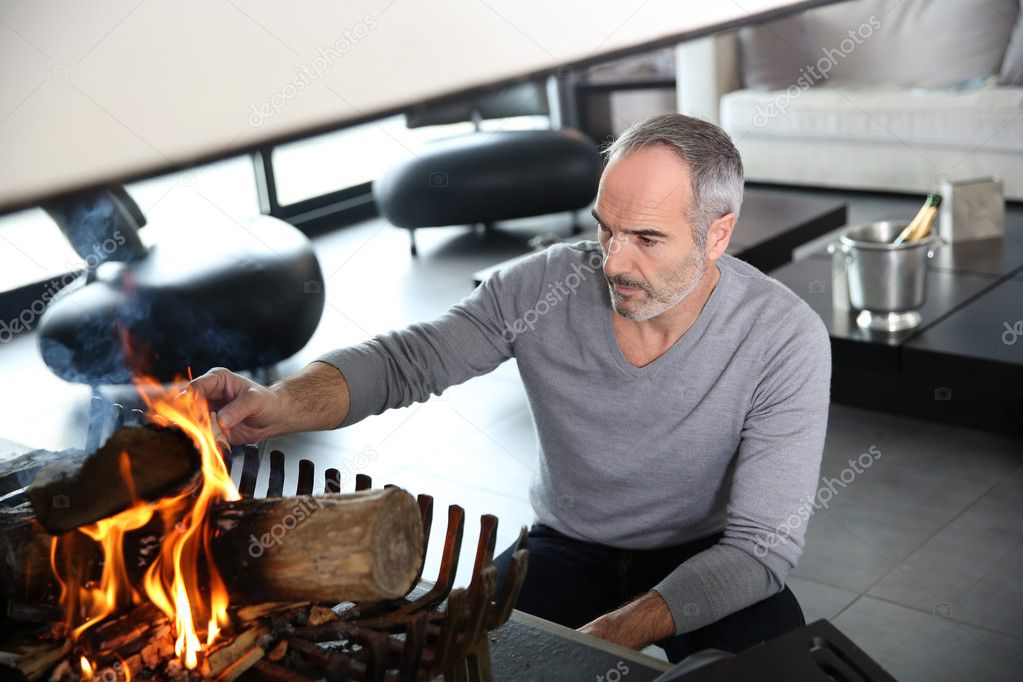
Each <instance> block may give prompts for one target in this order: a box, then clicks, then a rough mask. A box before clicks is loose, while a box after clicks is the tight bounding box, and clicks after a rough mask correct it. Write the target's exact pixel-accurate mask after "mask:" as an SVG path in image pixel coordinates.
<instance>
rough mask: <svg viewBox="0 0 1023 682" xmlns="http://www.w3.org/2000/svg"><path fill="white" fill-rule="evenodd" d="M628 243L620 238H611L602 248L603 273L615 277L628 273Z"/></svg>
mask: <svg viewBox="0 0 1023 682" xmlns="http://www.w3.org/2000/svg"><path fill="white" fill-rule="evenodd" d="M628 251H629V247H628V243H627V242H626V241H625V240H624V239H622V238H621V237H611V238H610V239H608V240H607V246H606V247H605V248H604V272H605V273H606V274H607V275H608V276H609V277H615V276H617V275H620V274H622V273H623V272H628V271H629V267H630V265H629V258H628Z"/></svg>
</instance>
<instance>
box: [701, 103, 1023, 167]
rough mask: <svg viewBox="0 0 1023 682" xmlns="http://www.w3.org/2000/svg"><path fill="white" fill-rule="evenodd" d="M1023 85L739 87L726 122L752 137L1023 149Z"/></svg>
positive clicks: (732, 130)
mask: <svg viewBox="0 0 1023 682" xmlns="http://www.w3.org/2000/svg"><path fill="white" fill-rule="evenodd" d="M1021 114H1023V89H1020V88H1002V87H984V88H976V89H973V90H969V91H955V90H921V89H907V88H894V87H878V88H833V87H818V88H811V89H809V90H805V91H804V90H800V91H798V92H796V94H795V96H794V97H793V96H791V95H790V93H788V92H785V91H774V92H762V91H757V90H737V91H735V92H731V93H728V94H727V95H725V96H724V97H723V98H722V100H721V125H722V126H723V127H724V129H725V130H726V131H727V132H728V133H729V134H730V135H732V136H733V137H734V138H740V137H745V136H758V137H774V138H784V137H790V138H801V139H818V140H822V141H824V140H834V141H842V142H853V141H859V142H888V143H891V144H893V145H902V146H909V147H910V148H916V149H925V148H943V149H962V150H963V153H964V154H966V153H971V152H973V151H974V150H976V149H978V148H981V147H983V148H985V149H998V150H1000V151H1006V152H1017V153H1018V152H1023V115H1021Z"/></svg>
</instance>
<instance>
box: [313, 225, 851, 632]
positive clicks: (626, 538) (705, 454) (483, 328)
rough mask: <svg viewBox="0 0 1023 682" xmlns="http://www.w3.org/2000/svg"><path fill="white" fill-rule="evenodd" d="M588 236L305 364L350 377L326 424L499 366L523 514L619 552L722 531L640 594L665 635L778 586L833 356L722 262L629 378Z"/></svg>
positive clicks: (822, 418)
mask: <svg viewBox="0 0 1023 682" xmlns="http://www.w3.org/2000/svg"><path fill="white" fill-rule="evenodd" d="M600 265H601V256H600V246H599V244H598V243H596V242H592V241H588V242H579V243H577V244H571V245H557V246H553V247H551V248H549V249H546V250H545V251H542V252H540V253H537V254H534V255H532V256H530V257H528V258H526V259H524V260H522V261H520V262H518V263H517V264H515V265H514V266H511V267H508V268H505V269H503V270H501V271H499V272H497V273H496V274H494V275H493V276H492V277H491V278H490V279H489V280H488V281H486V282H484V283H483V284H482V285H481V286H480V287H478V288H477V289H476V290H475V291H474V292H473V293H472V294H471V295H470V296H468V297H467V298H466V299H465V300H463V301H462V302H461V303H459V304H457V305H455V306H453V307H452V308H450V309H449V310H448V311H447V312H445V313H444V314H443V315H441V316H440V317H439V318H437V319H436V320H434V321H432V322H426V323H422V324H414V325H412V326H410V327H408V328H406V329H403V330H400V331H394V332H389V333H387V334H381V335H379V336H377V337H376V338H374V339H372V340H371V341H367V342H365V343H362V344H359V345H357V346H353V347H350V348H344V349H340V350H336V351H333V352H331V353H328V354H327V355H325V356H323V357H322V358H320V359H321V360H322V361H325V362H328V363H330V364H332V365H333V366H335V367H337V369H339V370H340V371H341V372H342V373H343V374H344V376H345V378H346V379H347V381H348V386H349V390H350V392H351V408H350V410H349V413H348V416H347V418H346V419H345V422H344V424H342V426H347V425H350V424H354V423H355V422H358V421H360V420H361V419H364V418H365V417H367V416H369V415H373V414H380V413H381V412H383V411H384V410H387V409H391V408H396V407H402V406H405V405H409V404H410V403H413V402H420V401H424V400H426V399H427V398H429V397H430V395H431V394H439V393H441V392H442V391H443V390H444V389H446V388H447V387H448V386H452V385H454V384H458V383H461V382H463V381H465V380H467V379H469V378H471V377H475V376H479V375H481V374H486V373H487V372H490V371H491V370H493V369H494V368H495V367H497V366H498V365H500V364H501V363H502V362H504V361H505V360H508V359H509V358H515V359H516V361H517V363H518V368H519V373H520V374H521V376H522V381H523V383H524V385H525V389H526V393H527V395H528V398H529V405H530V409H531V411H532V415H533V419H534V421H535V423H536V429H537V434H538V436H539V443H540V452H539V470H538V472H537V474H536V476H535V477H534V480H533V482H532V486H531V489H530V501H531V502H532V504H533V509H534V511H535V514H536V521H537V522H540V523H543V524H545V525H548V526H550V527H552V528H554V529H555V530H557V531H560V532H561V533H564V534H566V535H569V536H571V537H574V538H578V539H581V540H586V541H590V542H598V543H602V544H605V545H609V546H613V547H619V548H623V549H648V548H654V547H665V546H670V545H675V544H681V543H684V542H687V541H690V540H694V539H697V538H700V537H703V536H706V535H709V534H711V533H718V532H722V531H723V532H724V536H723V538H722V539H721V540H720V541H719V542H718V543H717V544H715V545H714V546H713V547H711V548H709V549H707V550H706V551H703V552H700V553H699V554H697V555H695V556H693V557H692V558H691V559H689V560H687V561H685V562H684V563H682V564H681V565H680V566H679V567H678V568H676V569H675V570H674V571H673V572H672V573H671V574H670V575H668V576H667V577H666V578H665V579H664V580H663V581H661V582H660V583H659V584H658V585H657V586H655V587H654V589H655V590H656V591H657V592H658V593H660V595H661V596H662V597H663V598H664V600H665V602H666V603H667V604H668V607H669V609H670V610H671V613H672V615H673V616H674V619H675V623H676V626H677V629H678V632H679V633H680V634H681V633H685V632H691V631H693V630H696V629H698V628H700V627H702V626H703V625H706V624H708V623H712V622H714V621H716V620H718V619H719V618H722V617H724V616H726V615H728V614H730V613H733V612H735V611H738V610H739V609H742V608H745V607H746V606H749V605H750V604H753V603H756V602H757V601H760V600H762V599H764V598H766V597H768V596H770V595H772V594H774V593H776V592H778V591H779V590H781V589H782V588H783V586H784V583H785V578H786V576H787V575H788V573H789V571H790V570H791V569H792V568H793V567H794V566H795V565H796V562H797V560H798V559H799V556H800V554H801V553H802V548H803V538H804V533H805V530H806V521H807V517H808V516H809V513H808V512H809V510H810V509H811V508H812V499H813V497H814V495H815V493H816V481H817V476H818V473H819V467H820V458H821V451H822V449H823V445H824V434H825V430H826V425H827V416H828V401H829V388H830V377H831V351H830V343H829V340H828V334H827V331H826V329H825V327H824V325H823V323H822V322H821V320H820V318H819V317H818V316H817V315H816V314H815V313H814V312H813V311H812V310H811V309H810V307H809V306H808V305H807V304H806V303H805V302H804V301H802V300H801V299H800V298H799V297H798V296H796V295H795V294H793V293H792V292H791V291H789V290H788V289H786V288H785V287H784V286H783V285H782V284H780V283H779V282H777V281H775V280H773V279H771V278H769V277H767V276H766V275H764V274H763V273H761V272H760V271H759V270H757V269H756V268H754V267H752V266H751V265H748V264H746V263H744V262H742V261H739V260H737V259H735V258H732V257H730V256H723V257H721V258H720V259H719V260H718V268H719V269H720V271H721V278H720V280H719V281H718V284H717V286H716V287H715V289H714V291H713V293H712V294H711V296H710V298H709V300H708V301H707V304H706V306H705V307H704V309H703V311H702V312H701V313H700V316H699V317H698V318H697V320H696V322H695V323H694V324H693V326H692V327H691V328H690V329H689V330H688V331H687V332H686V333H685V334H684V335H683V336H682V338H680V339H679V340H678V341H677V342H676V343H675V344H674V345H673V346H672V347H671V348H669V349H668V350H667V351H666V352H665V353H664V354H663V355H661V356H660V357H659V358H657V359H656V360H654V361H653V362H651V363H650V364H648V365H646V366H645V367H635V366H633V365H631V364H630V363H629V362H628V361H627V360H626V359H625V357H624V356H623V355H622V353H621V350H620V349H619V347H618V344H617V341H616V340H615V336H614V331H613V327H612V310H611V302H610V297H609V292H608V290H607V284H606V281H605V279H604V277H603V274H602V272H601V267H600Z"/></svg>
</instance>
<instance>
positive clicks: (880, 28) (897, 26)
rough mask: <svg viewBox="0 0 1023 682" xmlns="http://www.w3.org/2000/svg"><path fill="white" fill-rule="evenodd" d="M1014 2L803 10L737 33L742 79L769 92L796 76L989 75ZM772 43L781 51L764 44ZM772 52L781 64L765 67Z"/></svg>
mask: <svg viewBox="0 0 1023 682" xmlns="http://www.w3.org/2000/svg"><path fill="white" fill-rule="evenodd" d="M1019 3H1020V0H985V1H984V2H977V0H858V1H857V2H846V3H839V4H836V5H833V6H829V7H823V8H820V9H816V10H810V11H807V12H805V13H803V14H802V15H798V16H796V17H791V18H789V19H784V20H781V21H778V22H770V23H768V24H763V25H761V26H757V27H752V28H747V29H743V30H742V31H740V45H741V50H742V51H741V55H742V65H743V66H742V68H743V81H744V82H746V83H748V84H749V86H750V87H763V88H772V89H780V88H784V87H787V86H788V85H790V84H793V83H797V84H798V83H801V82H802V81H800V80H799V79H802V80H803V81H807V85H818V84H821V83H824V82H827V83H830V84H833V85H850V84H861V85H929V86H941V85H948V84H952V83H957V82H961V81H965V80H968V79H973V78H984V77H987V76H991V75H997V74H998V73H999V72H1000V71H1001V67H1002V61H1003V58H1004V57H1005V54H1006V48H1007V47H1008V45H1009V37H1010V35H1011V33H1012V30H1013V27H1014V26H1015V24H1016V20H1017V16H1018V15H1019V11H1020V8H1019ZM772 42H773V43H777V42H783V43H785V44H787V45H788V46H789V50H784V49H783V48H780V47H778V46H777V45H772V46H771V47H770V48H768V47H765V46H766V45H769V44H771V43H772ZM792 51H796V52H799V53H800V54H799V57H800V59H796V58H795V57H794V56H793V55H792V54H791V52H792ZM779 54H781V55H784V57H785V59H784V60H783V61H777V63H776V64H775V65H774V66H771V67H770V68H769V67H768V66H767V64H766V62H769V61H770V60H777V59H778V55H779ZM797 63H798V65H797Z"/></svg>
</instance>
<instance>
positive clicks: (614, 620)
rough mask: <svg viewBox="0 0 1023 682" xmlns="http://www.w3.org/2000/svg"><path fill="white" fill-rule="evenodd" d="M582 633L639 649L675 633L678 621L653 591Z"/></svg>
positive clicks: (595, 621) (596, 622) (595, 622)
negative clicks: (676, 621)
mask: <svg viewBox="0 0 1023 682" xmlns="http://www.w3.org/2000/svg"><path fill="white" fill-rule="evenodd" d="M579 632H585V633H586V634H588V635H593V636H594V637H599V638H601V639H603V640H605V641H608V642H614V643H615V644H620V645H622V646H624V647H628V648H630V649H635V650H637V651H638V650H640V649H642V648H644V647H646V646H647V645H648V644H652V643H654V642H657V641H660V640H662V639H664V638H665V637H670V636H672V635H674V634H675V619H674V618H672V616H671V611H669V610H668V605H667V604H665V603H664V599H662V598H661V595H660V594H658V593H657V592H654V591H650V592H647V593H646V594H644V595H643V596H641V597H640V598H638V599H636V600H635V601H632V602H629V603H628V604H626V605H625V606H623V607H621V608H620V609H617V610H615V611H612V612H611V613H605V614H604V615H603V616H601V617H600V618H597V619H596V620H593V621H590V622H589V623H587V624H586V625H584V626H582V627H581V628H579Z"/></svg>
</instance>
